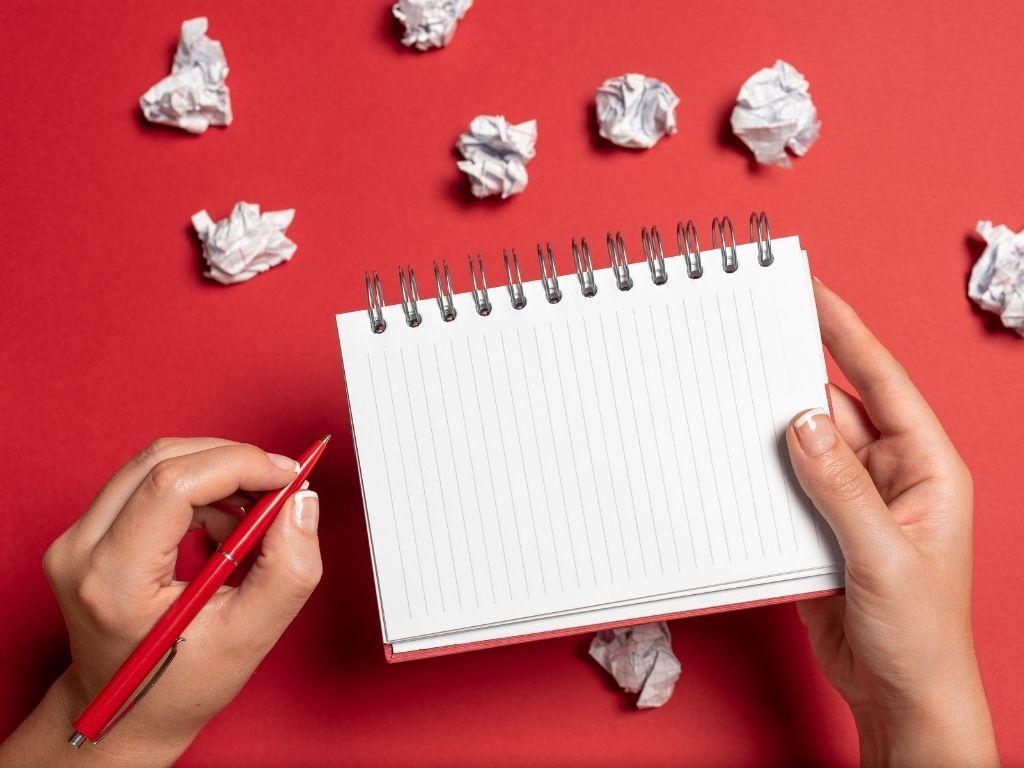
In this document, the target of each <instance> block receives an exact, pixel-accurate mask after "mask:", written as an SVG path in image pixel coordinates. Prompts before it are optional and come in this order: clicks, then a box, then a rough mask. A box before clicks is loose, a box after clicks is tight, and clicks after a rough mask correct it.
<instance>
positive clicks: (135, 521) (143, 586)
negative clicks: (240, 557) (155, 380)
mask: <svg viewBox="0 0 1024 768" xmlns="http://www.w3.org/2000/svg"><path fill="white" fill-rule="evenodd" d="M297 471H298V464H297V463H296V462H295V461H294V460H292V459H289V458H287V457H285V456H278V455H275V454H268V453H265V452H264V451H262V450H260V449H259V448H256V447H254V446H251V445H242V444H238V443H232V442H229V441H227V440H219V439H214V438H195V439H163V440H158V441H157V442H155V443H154V444H153V445H151V446H150V447H149V448H147V449H146V450H145V451H144V452H143V453H141V454H140V455H139V456H137V457H136V458H134V459H133V460H132V461H130V462H129V463H128V464H126V465H125V466H124V467H122V468H121V469H120V470H119V471H118V473H117V474H116V475H114V477H113V478H111V480H110V481H109V482H108V483H107V485H106V486H105V487H104V488H103V490H101V491H100V493H99V495H98V496H97V497H96V500H95V501H94V502H93V503H92V505H91V506H90V507H89V509H88V510H86V512H85V514H83V515H82V517H81V518H80V519H79V520H77V521H76V522H75V523H74V524H73V525H72V526H71V527H70V528H69V529H68V530H67V531H65V532H64V534H62V535H61V536H60V537H59V538H58V539H57V540H56V541H55V542H54V543H53V544H52V545H51V546H50V548H49V549H48V550H47V552H46V555H45V557H44V560H43V566H44V569H45V571H46V575H47V577H48V578H49V580H50V582H51V585H52V587H53V590H54V593H55V594H56V596H57V600H58V602H59V604H60V608H61V611H62V613H63V614H64V619H65V622H66V623H67V627H68V635H69V637H70V645H71V657H72V666H71V667H70V668H69V669H68V670H67V672H65V673H64V675H63V676H62V677H61V678H60V680H59V681H58V682H57V683H55V684H54V686H53V688H51V690H50V692H49V693H48V694H47V697H46V699H44V701H43V703H42V704H40V707H39V708H38V709H37V710H36V712H34V713H33V715H32V716H31V717H30V718H29V719H28V720H27V721H26V722H25V723H24V724H23V725H22V726H21V728H19V730H18V731H16V732H15V734H14V735H12V737H11V738H10V739H9V740H8V742H7V743H6V744H5V745H4V746H3V747H0V765H7V763H6V762H5V760H6V759H8V758H13V757H18V758H19V760H18V762H17V764H18V765H35V764H44V763H45V764H47V765H48V766H52V765H55V764H60V761H67V762H68V764H74V765H87V764H98V765H104V766H107V765H122V764H123V765H131V766H147V765H170V764H171V763H172V762H174V760H175V759H176V758H177V757H178V755H180V754H181V753H182V752H183V751H184V750H185V748H186V747H187V746H188V745H189V743H190V742H191V741H192V739H193V738H194V737H195V735H196V734H197V733H198V732H199V730H200V729H201V728H202V727H203V725H205V724H206V723H207V722H208V721H209V720H210V719H211V718H212V717H213V716H214V715H216V714H217V713H218V712H219V711H220V710H221V709H223V708H224V707H225V706H226V705H227V704H228V702H230V701H231V699H232V698H234V696H235V694H236V693H238V691H239V690H240V689H241V687H242V686H243V685H244V684H245V682H246V681H247V680H248V679H249V676H250V675H251V674H252V672H253V670H254V669H255V668H256V666H257V665H258V664H259V662H260V661H261V660H262V659H263V657H264V656H266V654H267V652H268V651H269V650H270V649H271V648H272V647H273V646H274V643H275V642H277V639H278V638H279V637H280V636H281V633H282V632H283V631H284V630H285V628H286V627H287V626H288V624H289V623H290V622H291V620H292V619H293V618H294V617H295V615H296V614H297V613H298V611H299V609H300V608H301V607H302V605H303V604H304V603H305V602H306V599H307V598H308V597H309V595H310V593H311V592H312V591H313V589H314V587H316V585H317V583H318V581H319V580H320V574H321V562H320V548H319V543H318V540H317V535H316V528H317V521H318V514H319V507H318V500H317V496H316V494H315V493H313V492H312V491H306V490H303V491H300V492H299V493H297V494H295V495H294V496H293V497H292V498H291V499H289V500H288V502H287V504H286V505H285V506H284V508H283V509H282V510H281V513H280V514H279V515H278V517H277V519H276V520H275V521H274V522H273V524H272V525H271V527H270V529H269V530H268V531H267V533H266V535H265V536H264V538H263V542H262V548H261V551H260V554H259V556H258V557H257V558H256V559H255V561H254V563H253V565H252V568H251V569H250V570H249V572H248V573H247V574H246V575H245V578H244V580H242V582H241V584H240V585H239V586H238V587H237V588H234V587H228V586H224V587H222V588H221V589H220V591H219V592H218V593H217V594H216V595H214V597H213V599H212V600H211V601H210V602H209V603H208V604H207V606H206V607H205V608H204V609H203V610H202V611H201V612H200V613H199V615H198V616H197V617H196V619H195V620H194V621H193V622H192V624H191V625H189V627H188V629H187V630H186V632H185V637H186V642H185V643H183V644H182V645H180V646H179V648H178V654H177V657H176V658H175V661H174V663H173V664H171V665H170V666H169V667H168V670H167V673H166V674H165V675H164V676H163V678H161V680H160V682H159V684H158V685H156V686H154V688H153V689H152V690H151V692H150V693H149V694H148V695H147V696H146V698H145V699H144V700H143V701H142V702H141V703H140V704H139V705H138V706H137V707H136V708H135V709H134V710H132V712H131V714H130V715H129V716H128V717H126V718H125V719H124V721H123V722H121V723H120V724H119V725H118V726H117V727H116V728H115V729H113V730H112V731H111V732H110V734H109V735H108V736H106V737H105V738H104V739H103V741H102V742H100V743H99V744H98V745H96V746H95V747H89V746H87V747H85V748H83V749H82V750H78V751H75V750H72V749H71V748H70V747H68V746H67V745H66V739H67V736H68V735H69V734H70V733H71V730H72V728H71V724H72V721H73V720H74V719H75V718H77V717H78V715H79V714H80V713H81V711H82V710H83V709H84V708H85V706H86V705H87V704H88V703H89V701H91V699H92V698H93V697H94V696H95V695H96V694H97V693H98V692H99V690H100V689H101V688H102V687H103V685H104V684H105V683H106V682H107V680H108V679H109V678H110V677H111V676H112V675H113V673H114V672H115V671H116V670H117V668H118V667H119V666H120V665H121V663H122V662H123V661H124V660H125V658H126V657H127V656H128V655H129V653H130V652H131V651H132V650H133V649H134V648H135V646H136V645H137V644H138V643H139V641H140V640H141V639H142V638H143V637H144V636H145V635H146V633H147V632H148V631H149V629H150V628H151V627H152V626H153V624H154V623H155V622H156V620H157V619H158V618H159V617H160V616H161V615H162V614H163V613H164V611H166V610H167V608H168V607H169V606H170V605H171V604H172V603H173V602H174V600H175V599H176V598H177V597H178V595H179V594H181V592H182V590H183V589H184V587H185V583H184V582H181V581H176V580H175V577H174V568H175V562H176V559H177V554H178V544H179V543H180V541H181V539H182V538H183V537H184V536H185V534H186V533H187V532H188V531H189V530H191V529H194V528H197V527H203V528H205V530H206V532H207V533H208V534H209V536H210V537H211V538H212V539H214V540H216V541H223V540H224V539H225V538H227V536H228V534H229V533H230V532H231V530H232V529H233V528H234V525H235V523H237V521H238V519H239V518H238V515H234V514H231V513H230V512H228V511H225V510H223V509H215V508H212V507H210V506H209V505H211V504H214V503H216V502H218V501H219V500H223V499H227V500H228V503H229V504H233V505H234V506H241V504H242V503H244V502H245V500H246V497H245V496H244V494H245V492H257V493H258V492H263V491H269V490H274V489H277V488H282V487H283V486H285V485H287V484H288V483H289V482H291V481H292V479H293V478H294V477H295V474H296V472H297ZM44 745H57V746H58V747H59V751H53V752H51V751H49V750H48V749H46V748H45V747H44ZM11 764H14V763H11Z"/></svg>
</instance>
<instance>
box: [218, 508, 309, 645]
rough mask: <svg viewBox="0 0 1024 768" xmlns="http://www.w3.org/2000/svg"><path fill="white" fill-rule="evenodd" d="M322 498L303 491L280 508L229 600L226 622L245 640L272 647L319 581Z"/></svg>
mask: <svg viewBox="0 0 1024 768" xmlns="http://www.w3.org/2000/svg"><path fill="white" fill-rule="evenodd" d="M319 518H320V500H319V498H318V497H317V495H316V493H314V492H313V491H299V492H298V493H296V494H295V495H294V496H292V498H290V499H289V500H288V501H287V502H286V503H285V506H284V508H282V510H281V512H280V514H279V515H278V516H277V519H276V520H274V522H273V524H272V525H271V526H270V529H269V530H268V531H267V534H266V536H264V538H263V543H262V550H261V552H260V555H259V557H257V558H256V562H255V563H253V566H252V569H251V570H250V571H249V573H248V575H246V577H245V580H244V581H243V582H242V583H241V585H239V587H238V590H237V591H236V592H235V593H234V594H233V595H232V597H231V607H230V609H229V617H228V621H229V622H230V623H231V625H232V626H233V627H234V628H235V631H236V632H238V633H239V635H241V636H248V637H250V638H251V639H253V640H254V641H255V642H256V643H257V644H258V645H260V646H262V647H265V648H269V647H270V646H271V645H273V644H274V643H275V642H276V641H277V638H278V637H280V635H281V633H282V632H284V630H285V628H286V627H287V626H288V625H289V624H290V623H291V621H292V619H293V618H295V615H296V614H297V613H298V612H299V609H300V608H302V606H303V605H304V604H305V602H306V600H307V598H308V597H309V596H310V594H311V593H312V592H313V589H314V588H315V587H316V585H317V584H318V583H319V582H320V575H321V573H322V572H323V566H322V563H321V560H320V541H319V539H318V538H317V533H316V531H317V525H318V523H319Z"/></svg>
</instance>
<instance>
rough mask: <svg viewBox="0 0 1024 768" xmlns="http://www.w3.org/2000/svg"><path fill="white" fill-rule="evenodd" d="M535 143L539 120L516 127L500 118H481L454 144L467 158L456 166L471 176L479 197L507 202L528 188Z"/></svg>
mask: <svg viewBox="0 0 1024 768" xmlns="http://www.w3.org/2000/svg"><path fill="white" fill-rule="evenodd" d="M536 143H537V121H536V120H527V121H526V122H524V123H519V124H518V125H513V124H512V123H509V122H508V121H507V120H506V119H505V118H504V117H502V116H501V115H480V116H479V117H475V118H473V122H471V123H470V124H469V132H468V133H464V134H462V135H461V136H459V140H458V141H457V142H455V147H456V148H457V149H458V150H459V152H461V153H462V156H463V157H464V158H465V160H459V161H458V162H457V163H456V165H457V166H458V168H459V170H461V171H463V172H464V173H465V174H466V175H467V176H468V177H469V180H470V185H471V189H472V192H473V194H474V195H475V196H476V197H481V198H483V197H488V196H490V195H501V197H502V199H504V198H507V197H510V196H511V195H518V194H519V193H520V192H522V191H523V190H524V189H526V184H527V182H528V181H529V176H528V175H527V173H526V164H527V163H528V162H530V160H532V159H533V158H534V156H535V155H536V151H535V150H534V146H535V145H536Z"/></svg>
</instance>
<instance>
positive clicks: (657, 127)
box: [595, 74, 679, 149]
mask: <svg viewBox="0 0 1024 768" xmlns="http://www.w3.org/2000/svg"><path fill="white" fill-rule="evenodd" d="M595 99H596V102H597V125H598V131H599V132H600V134H601V136H603V137H604V138H606V139H608V141H610V142H612V143H613V144H617V145H619V146H620V147H633V148H636V149H647V148H648V147H653V146H654V145H655V144H657V143H658V141H659V140H660V139H661V137H662V136H664V135H666V134H669V135H671V134H673V133H675V132H676V105H677V104H679V98H678V97H677V96H676V95H675V94H674V93H673V92H672V89H671V88H669V87H668V86H667V85H665V83H663V82H661V81H660V80H655V79H654V78H653V77H646V76H645V75H638V74H628V75H621V76H620V77H612V78H609V79H608V80H605V81H604V83H602V84H601V87H600V88H598V89H597V95H596V97H595Z"/></svg>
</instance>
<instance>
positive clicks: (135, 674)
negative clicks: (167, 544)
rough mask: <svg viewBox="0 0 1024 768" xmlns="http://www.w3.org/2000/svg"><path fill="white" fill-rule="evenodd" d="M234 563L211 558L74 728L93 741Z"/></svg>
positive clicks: (148, 673)
mask: <svg viewBox="0 0 1024 768" xmlns="http://www.w3.org/2000/svg"><path fill="white" fill-rule="evenodd" d="M234 568H235V566H234V565H233V564H232V563H231V562H230V561H229V560H228V559H227V558H225V557H223V556H222V555H221V554H220V553H217V554H215V555H214V556H213V557H211V558H210V559H209V560H208V561H207V562H206V565H204V566H203V569H202V570H201V571H200V572H199V573H198V574H197V575H196V577H195V578H194V579H193V580H192V581H190V582H189V583H188V585H187V586H186V587H185V590H184V591H183V592H182V593H181V596H180V597H179V598H178V599H177V600H176V601H175V602H174V604H173V605H172V606H171V607H170V608H169V609H167V612H166V613H164V615H163V616H161V617H160V618H159V619H158V620H157V622H156V624H154V625H153V628H152V629H151V630H150V631H149V634H147V635H146V637H145V639H144V640H143V641H142V642H141V643H139V646H138V647H137V648H136V649H135V650H134V651H133V652H132V654H131V655H130V656H129V657H128V658H127V659H125V661H124V663H123V664H122V665H121V667H120V668H119V669H118V670H117V672H115V673H114V676H113V677H111V678H110V680H109V681H108V682H107V684H106V685H105V686H103V690H101V691H100V692H99V694H98V695H97V696H96V698H95V699H93V701H92V703H90V704H89V706H88V707H87V708H86V709H85V711H84V712H82V714H81V715H80V716H79V718H78V720H76V721H75V730H76V731H78V732H79V733H81V734H82V735H83V736H85V737H86V738H87V739H89V741H96V740H97V739H98V738H99V737H100V735H101V734H102V733H103V729H104V728H106V726H107V724H108V723H110V722H111V721H112V720H113V719H114V718H115V717H116V715H117V713H118V712H120V710H121V709H122V707H124V705H125V704H126V703H127V702H128V700H129V699H130V698H131V697H132V695H133V694H134V693H135V691H137V690H138V689H139V687H140V686H141V685H142V684H143V683H144V682H145V681H146V679H147V678H148V677H149V676H150V674H151V673H152V672H153V671H154V670H155V669H156V667H157V665H158V664H159V663H160V660H161V659H162V658H163V657H164V655H165V654H167V652H168V651H169V650H170V649H171V647H172V646H173V645H174V644H175V642H176V641H177V640H178V638H179V637H181V633H182V632H184V631H185V628H186V627H188V625H189V624H190V623H191V621H192V619H194V618H195V617H196V614H198V613H199V612H200V611H201V610H202V609H203V606H204V605H206V603H207V602H208V601H209V599H210V597H211V596H212V595H213V594H214V593H215V592H216V591H217V590H218V589H219V588H220V587H221V586H222V585H223V584H224V582H225V581H226V580H227V578H228V576H229V575H230V574H231V571H232V570H234Z"/></svg>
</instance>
